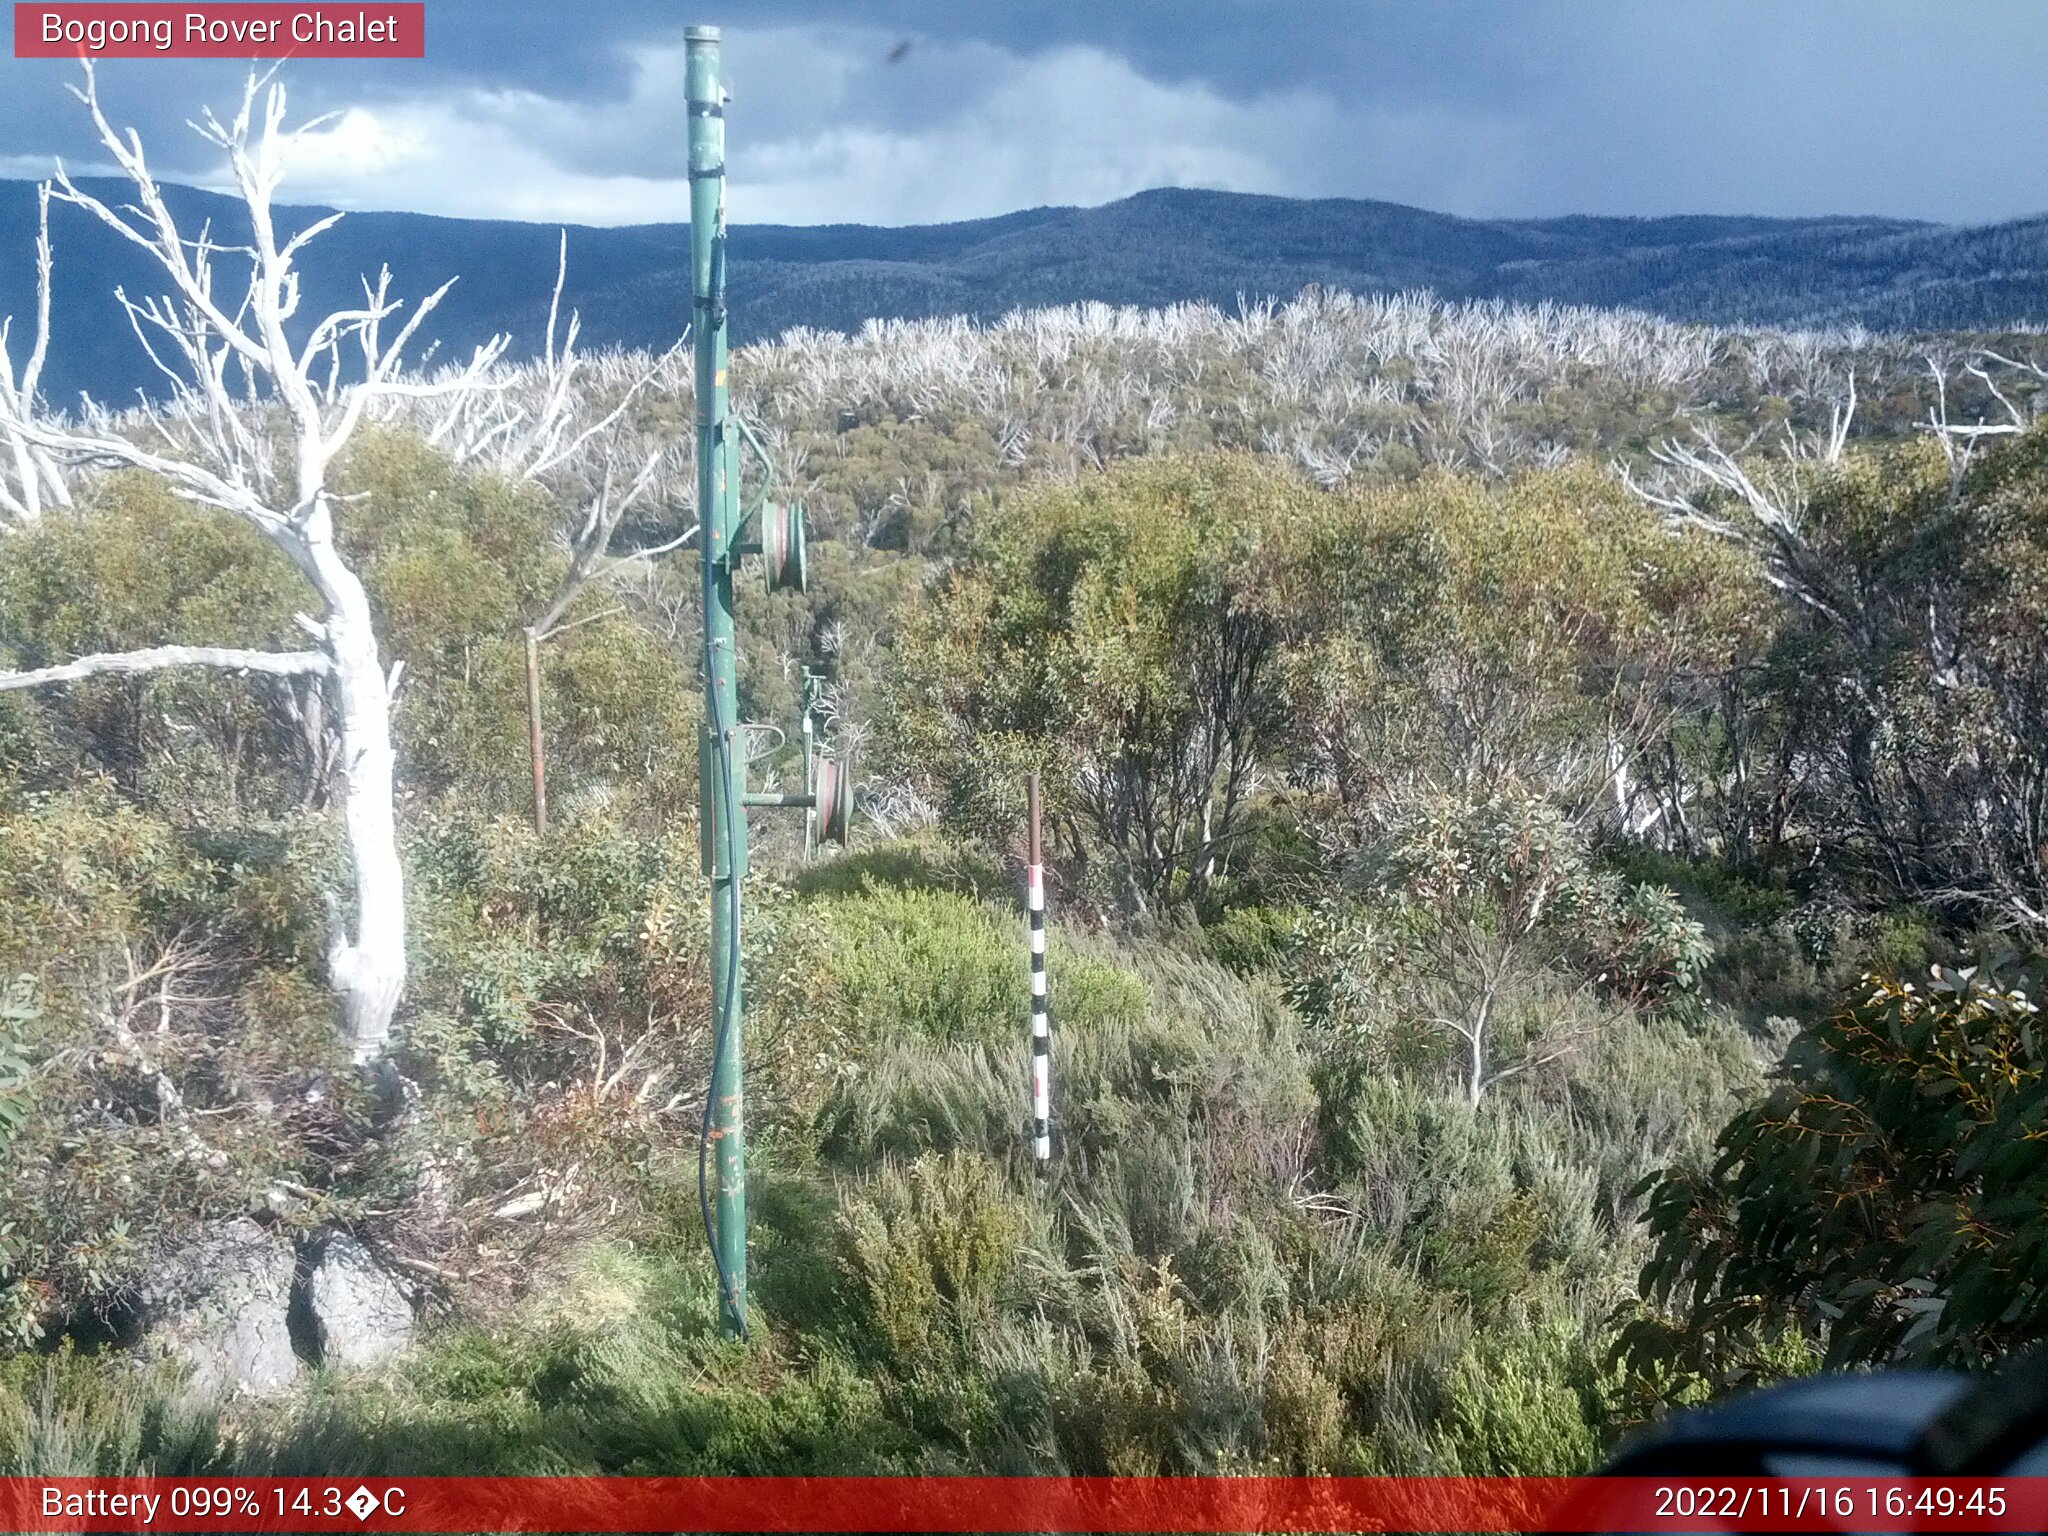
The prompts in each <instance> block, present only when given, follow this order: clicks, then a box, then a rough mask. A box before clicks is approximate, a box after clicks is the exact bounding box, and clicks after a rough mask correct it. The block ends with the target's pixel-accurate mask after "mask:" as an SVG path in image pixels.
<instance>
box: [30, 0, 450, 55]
mask: <svg viewBox="0 0 2048 1536" xmlns="http://www.w3.org/2000/svg"><path fill="white" fill-rule="evenodd" d="M426 53H427V8H426V6H425V5H424V4H418V3H414V4H378V3H375V0H372V3H370V4H367V5H365V4H360V3H358V4H353V5H347V4H342V5H335V4H313V5H273V4H251V5H244V4H227V5H223V4H218V3H208V4H200V5H160V4H137V5H126V4H121V3H119V0H103V3H96V4H61V5H22V4H17V5H16V6H15V7H14V56H15V57H16V58H17V59H75V58H79V57H81V56H83V57H85V58H90V59H287V58H290V59H420V58H425V57H426Z"/></svg>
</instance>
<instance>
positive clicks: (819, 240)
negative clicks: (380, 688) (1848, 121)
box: [0, 181, 2048, 403]
mask: <svg viewBox="0 0 2048 1536" xmlns="http://www.w3.org/2000/svg"><path fill="white" fill-rule="evenodd" d="M94 190H97V191H100V192H102V193H103V194H107V195H110V196H112V197H115V198H118V197H120V196H121V189H120V188H118V187H116V186H114V185H112V184H106V185H95V187H94ZM169 195H170V197H171V200H172V203H173V206H174V207H175V208H176V209H177V211H178V212H179V214H180V216H181V217H183V218H187V219H189V220H190V222H191V227H192V228H194V229H196V228H197V226H198V224H199V222H200V221H201V220H203V219H207V218H210V219H212V221H213V224H214V230H215V236H216V238H217V239H227V240H232V239H233V238H235V236H234V231H235V229H236V228H237V227H238V226H239V224H240V220H239V218H238V205H236V204H235V203H234V202H232V201H231V200H229V199H227V198H223V197H219V196H216V195H214V194H211V193H206V192H199V191H194V190H192V189H189V188H172V189H169ZM326 211H327V210H325V209H318V208H295V209H292V210H289V212H288V213H287V214H286V215H285V216H284V217H282V219H281V222H282V223H283V224H284V225H285V226H286V227H287V228H291V227H297V226H299V225H302V224H304V223H306V222H310V221H311V220H312V219H314V218H316V217H318V216H320V215H321V214H322V213H324V212H326ZM34 229H35V188H34V185H33V184H32V183H29V182H19V181H0V314H12V315H15V316H17V317H20V319H18V320H17V326H19V324H20V323H21V320H24V319H26V318H27V317H29V316H30V315H32V313H33V296H34V281H35V272H34V263H33V259H32V252H33V242H34ZM557 231H558V226H556V225H552V224H519V223H509V222H494V221H488V220H475V219H443V218H436V217H432V216H429V215H425V214H407V213H358V214H351V215H349V216H348V217H347V218H346V219H344V220H343V221H342V222H341V224H340V225H338V226H337V227H336V228H335V229H334V230H333V231H332V232H330V233H329V234H327V235H326V236H324V237H323V238H322V239H321V240H320V241H318V242H317V243H316V244H315V245H314V246H313V247H312V248H311V249H310V251H309V252H308V255H307V258H306V260H305V263H304V265H305V268H306V278H307V282H308V296H307V300H306V303H305V305H304V310H305V312H306V313H312V312H314V311H316V310H323V311H324V310H325V309H328V308H332V307H334V306H335V305H337V304H339V303H340V302H342V301H343V300H345V299H347V298H348V297H350V296H351V295H352V294H353V293H355V292H356V291H357V289H356V279H357V276H358V274H360V273H363V272H372V273H374V272H375V271H376V269H377V268H378V266H380V265H381V264H384V263H386V262H388V263H389V264H390V266H391V268H392V271H393V276H394V286H395V289H396V291H398V292H399V293H402V294H404V295H406V296H408V297H412V296H416V295H419V294H423V293H426V292H428V291H430V290H431V289H432V288H433V287H435V286H437V285H438V284H439V283H441V282H442V281H444V280H445V279H447V278H449V277H453V276H460V278H461V279H462V280H461V282H460V283H459V284H458V285H457V287H456V289H455V290H454V292H453V293H451V294H450V296H449V298H448V300H447V302H446V303H445V304H444V306H443V309H442V313H441V316H440V317H439V320H438V322H437V323H436V325H435V326H434V328H433V333H434V334H435V335H436V336H437V337H439V339H440V342H441V346H442V351H443V353H444V354H450V353H457V352H465V351H467V349H468V348H469V347H470V346H471V345H473V344H474V343H475V342H476V341H478V340H480V339H482V338H483V337H485V336H488V335H489V334H491V333H492V332H494V331H497V330H509V331H510V332H511V333H512V334H513V335H514V337H515V338H516V340H517V342H518V344H519V346H520V347H521V348H522V349H525V350H530V349H532V348H534V347H536V346H537V345H538V342H539V339H540V336H541V334H542V331H543V330H544V328H545V323H546V314H547V303H548V295H549V291H550V289H551V287H552V285H553V281H554V274H555V252H556V241H557V238H558V235H557ZM53 232H54V238H55V241H56V245H57V268H56V274H57V299H56V309H57V326H56V343H55V346H54V348H53V352H52V357H51V361H50V366H49V369H48V373H47V376H46V378H45V381H44V382H45V388H46V392H47V393H48V394H49V396H50V397H51V398H52V399H53V400H55V401H58V402H60V403H69V402H70V401H72V400H74V399H75V398H76V396H77V394H78V392H79V391H80V390H89V391H90V392H91V393H93V394H94V395H95V396H96V397H99V398H102V399H115V400H118V399H124V398H132V396H133V394H134V392H135V391H136V390H137V389H152V388H154V387H155V385H156V384H157V383H158V382H160V381H159V380H158V379H157V378H156V376H155V374H154V370H153V369H152V368H151V367H150V365H149V363H148V361H147V359H146V358H145V357H144V356H143V354H142V351H141V349H140V347H139V346H138V345H137V343H136V342H135V340H134V338H133V337H132V336H131V335H130V334H129V332H128V328H127V326H126V324H125V322H124V321H123V320H122V318H121V316H120V314H119V312H118V310H117V309H116V308H115V306H114V302H113V298H112V290H113V288H114V287H115V285H116V284H125V285H126V286H127V287H128V289H129V291H130V292H131V293H136V292H154V291H157V290H158V289H159V288H160V287H161V281H160V279H158V278H157V277H156V276H155V275H154V274H152V273H151V272H150V271H149V270H148V267H147V263H146V259H144V258H142V257H141V255H140V253H138V252H135V251H133V250H132V249H130V248H128V247H126V246H125V245H123V244H122V242H121V241H120V240H119V239H118V238H117V237H116V236H114V235H113V234H112V233H111V232H110V231H108V230H106V229H104V228H102V227H101V226H99V225H97V224H96V223H94V222H92V221H91V220H89V219H87V218H86V217H85V216H84V215H83V214H82V213H81V212H80V211H79V210H77V209H73V208H59V209H57V210H56V213H55V215H54V217H53ZM686 260H687V241H686V233H685V230H684V229H683V227H682V226H680V225H673V224H649V225H629V226H622V227H616V228H589V227H575V226H572V227H571V228H570V232H569V288H568V293H567V303H568V304H570V305H573V306H574V307H576V308H578V309H580V310H581V311H582V314H583V321H584V336H585V340H586V344H587V345H593V346H594V345H601V344H605V343H619V344H622V345H627V346H654V347H659V346H666V345H667V344H668V343H670V342H672V341H673V340H674V339H675V338H676V337H677V336H678V335H679V334H680V333H681V331H682V329H683V327H684V325H685V323H686V321H687V317H688V309H689V302H688V277H687V267H686ZM731 274H732V295H733V317H734V329H735V335H736V339H738V340H740V341H742V342H745V341H756V340H761V339H764V338H769V337H773V336H775V335H777V334H779V333H780V332H782V331H783V330H785V329H788V328H789V327H792V326H799V325H801V326H812V327H817V328H822V329H830V330H851V329H854V328H857V327H858V326H859V325H860V324H861V323H862V322H863V321H865V320H868V319H872V318H881V317H919V316H927V315H941V314H965V315H969V316H974V317H976V318H981V319H991V318H994V317H996V316H998V315H1001V314H1002V313H1004V312H1005V311H1007V310H1011V309H1015V308H1020V307H1031V306H1037V305H1046V304H1065V303H1073V302H1077V301H1083V300H1100V301H1103V302H1107V303H1111V304H1135V305H1143V306H1154V305H1161V304H1168V303H1174V302H1178V301H1183V300H1202V299H1206V300H1209V301H1212V302H1215V303H1219V304H1223V305H1231V304H1234V303H1235V302H1236V301H1237V300H1238V299H1239V297H1240V296H1243V297H1259V296H1266V295H1271V296H1275V297H1279V298H1291V297H1293V296H1294V295H1295V294H1297V293H1299V292H1300V291H1301V289H1302V288H1304V287H1305V286H1307V285H1308V284H1311V283H1314V284H1319V285H1321V286H1322V287H1324V288H1328V289H1349V290H1352V291H1354V292H1393V291H1403V290H1414V289H1422V288H1427V289H1431V290H1433V291H1434V292H1436V293H1437V294H1439V295H1440V296H1442V297H1444V298H1449V299H1495V298H1498V299H1507V300H1513V301H1517V302H1522V303H1536V302H1541V301H1544V300H1550V301H1554V302H1557V303H1567V304H1592V305H1601V306H1610V307H1626V308H1633V309H1644V310H1648V311H1651V312H1653V313H1656V314H1662V315H1666V316H1669V317H1670V318H1673V319H1677V320H1691V321H1703V322H1710V323H1716V324H1758V325H1774V326H1839V325H1850V324H1855V325H1863V326H1868V327H1871V328H1873V329H1901V330H2000V329H2006V328H2009V327H2012V326H2014V325H2018V324H2039V323H2043V322H2048V216H2043V217H2036V218H2029V219H2020V220H2014V221H2011V222H2008V223H2003V224H1993V225H1984V226H1975V227H1955V226H1947V225H1937V224H1925V223H1915V222H1912V221H1907V220H1898V219H1880V218H1858V217H1832V218H1810V219H1767V218H1748V217H1713V216H1684V217H1672V218H1641V219H1627V218H1595V217H1589V216H1573V217H1568V218H1557V219H1464V218H1457V217H1454V216H1451V215H1448V214H1439V213H1430V212H1427V211H1425V210H1423V209H1419V208H1410V207H1406V206H1403V205H1401V204H1398V203H1381V202H1368V201H1360V200H1351V199H1334V198H1332V199H1298V198H1284V197H1268V196H1261V195H1256V194H1250V193H1233V192H1204V191H1190V190H1182V189H1162V190H1158V191H1152V192H1143V193H1140V194H1138V195H1137V196H1135V197H1128V198H1125V199H1123V200H1122V201H1120V202H1115V203H1109V204H1106V205H1104V206H1102V207H1099V208H1034V209H1029V210H1025V211H1022V212H1018V213H1011V214H1005V215H1002V216H1001V217H998V218H991V219H977V220H973V221H970V222H965V223H957V224H938V225H925V226H914V227H905V228H885V227H875V226H867V225H848V224H840V225H816V226H791V225H740V226H735V227H734V229H733V231H732V267H731ZM17 334H18V331H17Z"/></svg>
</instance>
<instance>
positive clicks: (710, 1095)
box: [697, 541, 747, 1339]
mask: <svg viewBox="0 0 2048 1536" xmlns="http://www.w3.org/2000/svg"><path fill="white" fill-rule="evenodd" d="M705 550H706V556H707V563H708V557H709V552H710V544H709V541H707V542H706V545H705ZM704 676H705V679H706V681H707V682H709V683H710V687H709V688H708V689H707V690H706V691H707V692H708V693H709V694H710V696H711V701H712V715H713V721H712V730H711V742H712V749H713V751H715V752H716V753H717V754H718V774H719V783H720V785H722V786H723V788H722V789H721V790H719V791H717V792H716V794H717V799H718V801H719V802H720V803H721V805H722V807H723V811H724V816H725V832H726V850H727V851H726V858H727V860H728V861H729V863H731V864H732V865H734V866H735V867H734V868H733V869H732V874H731V878H730V879H729V880H728V881H727V882H726V891H727V905H728V909H729V919H730V922H731V926H732V958H731V960H730V961H729V962H728V964H727V966H726V973H725V1006H724V1007H722V1008H720V1009H719V1010H718V1021H717V1024H716V1026H715V1027H714V1029H713V1030H712V1036H711V1087H710V1089H709V1091H708V1092H706V1094H705V1095H704V1125H703V1129H702V1132H701V1133H700V1135H699V1137H698V1140H697V1204H698V1207H699V1208H700V1210H701V1211H702V1213H703V1217H704V1238H705V1241H706V1242H708V1243H709V1244H710V1245H711V1263H712V1267H713V1268H715V1269H716V1270H717V1271H718V1297H719V1306H720V1307H721V1309H723V1308H724V1307H725V1306H726V1305H727V1304H728V1303H729V1302H730V1301H731V1300H732V1296H733V1285H732V1274H731V1272H730V1271H729V1270H727V1269H726V1267H725V1255H723V1254H722V1253H720V1252H719V1251H718V1229H717V1224H716V1223H715V1222H714V1221H713V1220H712V1218H711V1180H710V1163H711V1120H712V1115H713V1113H714V1112H715V1110H716V1108H717V1105H718V1090H719V1087H720V1085H721V1083H722V1081H723V1073H722V1071H721V1068H722V1067H723V1065H724V1063H725V1059H726V1045H727V1042H728V1040H729V1039H730V1036H731V1026H732V1020H733V1016H734V1014H735V1013H736V1012H737V1010H736V1009H735V1008H734V1007H733V1000H734V999H735V998H736V997H737V996H738V995H739V986H740V880H739V870H738V868H737V867H736V866H737V864H738V859H737V857H736V855H737V853H738V850H739V845H740V835H741V834H740V831H739V827H738V824H737V822H736V819H735V813H736V812H737V811H738V810H739V806H738V805H737V803H736V797H735V796H734V795H733V794H732V782H733V778H732V748H731V746H730V745H729V744H728V742H727V740H726V724H725V720H724V717H723V714H722V713H721V711H722V710H723V709H724V702H723V700H721V699H720V698H719V694H718V685H717V681H716V677H717V674H716V673H715V671H714V670H713V668H712V645H711V632H710V628H709V626H708V625H707V626H706V628H705V633H704ZM713 847H714V851H713V854H712V875H713V878H714V879H715V878H716V876H717V868H718V865H717V853H716V845H715V844H714V845H713ZM733 1315H734V1321H735V1322H736V1323H737V1325H738V1328H739V1336H740V1337H741V1338H742V1339H745V1338H746V1336H747V1319H746V1315H745V1314H744V1313H743V1312H741V1311H740V1309H739V1308H738V1307H736V1306H735V1307H734V1308H733Z"/></svg>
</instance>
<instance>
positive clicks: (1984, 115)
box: [0, 0, 2048, 224]
mask: <svg viewBox="0 0 2048 1536" xmlns="http://www.w3.org/2000/svg"><path fill="white" fill-rule="evenodd" d="M370 8H371V9H374V0H372V5H371V7H370ZM693 22H703V23H709V24H715V25H719V26H721V27H723V28H724V32H725V51H726V61H727V72H728V77H729V81H730V85H731V90H732V95H733V100H732V105H731V108H730V111H729V114H728V119H727V123H728V133H729V135H730V138H729V142H728V163H729V165H730V167H731V175H732V187H731V193H730V207H731V217H732V219H733V221H734V222H735V223H751V224H759V223H785V224H825V223H865V224H921V223H939V222H945V221H950V220H956V219H968V218H979V217H985V216H989V215H993V214H999V213H1005V212H1009V211H1011V210H1014V209H1018V208H1029V207H1039V206H1044V205H1048V204H1082V205H1092V204H1098V203H1104V202H1109V201H1113V200H1114V199H1116V198H1119V197H1124V196H1127V195H1129V194H1131V193H1134V192H1139V191H1142V190H1145V189H1147V188H1150V187H1159V186H1190V187H1213V188H1220V189H1224V190H1229V191H1240V192H1264V193H1275V194H1281V195H1286V196H1294V197H1363V198H1381V199H1386V200H1389V201H1393V202H1400V203H1410V204H1414V205H1417V206H1420V207H1425V208H1430V209H1434V210H1437V211H1440V212H1446V213H1454V214H1463V215H1468V216H1473V217H1545V216H1552V215H1559V214H1570V213H1587V214H1673V213H1716V214H1745V213H1746V214H1771V215H1810V214H1834V213H1843V214H1884V215H1891V216H1895V217H1903V218H1919V219H1931V220H1938V221H1942V222H1948V223H1980V222H1989V221H1993V220H1998V219H2006V218H2013V217H2017V216H2022V215H2028V214H2035V213H2041V212H2044V211H2048V155H2044V154H2042V153H2041V147H2042V146H2043V145H2044V144H2048V88H2044V85H2043V80H2044V77H2048V3H2041V0H1178V3H1173V0H1089V3H1084V0H1030V3H1025V0H837V3H816V0H812V3H804V0H723V3H722V4H720V3H714V0H704V3H702V4H699V3H696V0H691V3H681V0H576V3H570V4H564V3H562V0H428V6H427V36H428V57H427V58H425V59H424V60H417V61H404V62H368V61H314V60H308V61H302V62H296V63H292V64H288V65H287V66H285V70H284V74H283V78H284V80H285V82H286V84H287V86H288V88H289V89H290V91H291V93H292V102H293V105H294V108H295V110H296V111H297V112H299V113H302V114H304V115H306V116H308V117H310V116H312V115H314V114H322V113H333V114H337V115H336V116H334V117H333V118H332V119H331V120H330V121H329V122H328V123H326V124H325V125H324V126H322V127H320V128H318V129H317V130H316V131H314V132H311V133H309V134H307V135H306V136H304V137H303V138H302V139H300V140H299V141H298V143H297V145H296V146H295V149H294V152H293V159H292V162H291V165H290V174H289V178H288V181H287V184H286V191H285V194H284V196H285V199H286V200H288V201H292V202H300V203H305V202H319V203H330V204H333V205H336V206H339V207H344V208H351V209H403V210H409V211H415V212H424V213H435V214H443V215H450V216H463V217H480V218H510V219H528V220H536V221H546V222H571V223H587V224H635V223H648V222H654V221H666V220H674V219H678V218H681V217H684V216H685V199H686V193H685V184H684V181H683V176H682V172H683V142H684V111H683V101H682V97H683V39H682V34H683V28H684V26H685V25H686V24H688V23H693ZM904 44H908V47H907V49H906V48H904V46H903V45H904ZM10 53H11V50H10ZM245 69H246V66H244V65H237V64H228V63H220V64H214V63H203V62H198V61H157V60H146V61H134V62H111V63H108V64H105V65H103V66H102V69H101V77H100V78H101V92H102V97H103V99H104V100H105V101H106V103H107V105H108V108H109V111H110V114H111V115H113V116H114V117H115V118H116V119H117V120H118V121H120V122H122V123H124V124H129V125H133V126H134V127H136V128H137V129H139V130H140V132H141V133H142V136H143V139H144V142H145V144H146V145H147V146H148V149H149V152H150V155H151V158H152V160H153V162H154V163H155V164H156V166H157V168H158V172H159V174H160V175H162V176H163V177H165V178H166V179H169V180H180V181H189V182H194V183H197V184H200V185H219V177H220V167H219V165H218V164H217V163H216V162H215V160H214V159H213V158H212V156H211V154H210V152H209V151H208V148H207V146H205V145H204V144H203V143H202V142H201V141H200V140H199V139H198V138H197V137H196V136H195V135H194V134H193V133H192V131H191V130H190V128H189V127H188V126H187V119H189V118H190V117H192V116H194V115H196V113H197V111H198V109H199V108H200V107H201V106H202V105H206V104H213V105H215V106H217V107H224V106H229V105H231V104H232V103H233V101H234V100H235V99H236V98H237V97H238V95H239V91H240V84H241V79H242V76H243V73H244V71H245ZM76 75H77V70H76V66H75V65H69V64H64V63H59V62H56V61H45V60H20V59H14V58H12V57H11V56H10V57H0V176H13V177H36V176H42V175H45V174H47V173H48V171H49V169H50V167H51V165H52V164H53V162H54V159H55V157H57V156H60V155H61V156H63V157H64V158H65V160H66V163H67V164H69V165H70V166H71V168H72V169H73V171H74V172H75V173H78V172H89V171H92V170H94V169H97V168H100V160H99V157H97V156H96V155H95V153H94V149H95V146H94V143H93V141H92V139H91V137H90V134H89V132H88V131H87V130H88V125H87V124H86V122H85V119H84V114H83V110H82V109H81V108H80V107H79V106H78V104H77V103H76V102H74V101H72V100H71V99H70V97H69V96H68V95H67V94H66V93H65V89H64V87H65V86H66V85H67V84H68V83H70V82H71V81H73V80H75V78H76Z"/></svg>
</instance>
